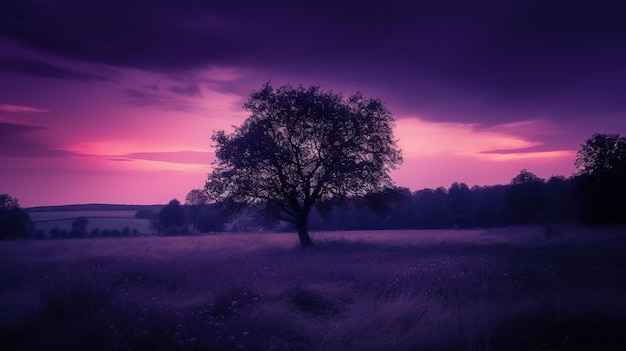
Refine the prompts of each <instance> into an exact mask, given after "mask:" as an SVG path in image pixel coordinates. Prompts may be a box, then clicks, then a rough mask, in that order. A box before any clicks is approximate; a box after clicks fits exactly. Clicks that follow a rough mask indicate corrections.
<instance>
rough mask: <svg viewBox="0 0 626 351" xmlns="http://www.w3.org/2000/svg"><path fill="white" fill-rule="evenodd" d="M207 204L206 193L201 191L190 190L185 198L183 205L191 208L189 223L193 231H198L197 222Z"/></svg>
mask: <svg viewBox="0 0 626 351" xmlns="http://www.w3.org/2000/svg"><path fill="white" fill-rule="evenodd" d="M208 202H209V197H208V195H207V193H206V192H205V191H203V190H201V189H192V190H191V191H189V193H188V194H187V197H186V198H185V205H187V206H189V207H190V208H191V221H192V223H193V230H197V229H198V220H199V217H200V212H201V211H202V208H203V207H204V206H205V205H206V204H207V203H208Z"/></svg>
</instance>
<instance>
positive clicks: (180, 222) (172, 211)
mask: <svg viewBox="0 0 626 351" xmlns="http://www.w3.org/2000/svg"><path fill="white" fill-rule="evenodd" d="M184 225H185V210H184V209H183V207H182V206H181V205H180V202H179V201H178V200H176V199H173V200H172V201H170V202H169V203H168V204H167V205H165V207H163V208H162V209H161V211H160V212H159V232H161V231H165V233H166V234H169V231H168V229H170V230H175V229H174V228H180V227H182V226H184Z"/></svg>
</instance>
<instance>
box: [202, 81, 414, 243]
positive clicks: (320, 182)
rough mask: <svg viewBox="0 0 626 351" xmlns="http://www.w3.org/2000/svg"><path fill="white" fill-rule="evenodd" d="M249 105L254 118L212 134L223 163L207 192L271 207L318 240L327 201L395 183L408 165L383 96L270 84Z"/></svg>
mask: <svg viewBox="0 0 626 351" xmlns="http://www.w3.org/2000/svg"><path fill="white" fill-rule="evenodd" d="M244 108H245V109H246V110H247V111H248V112H249V113H250V115H249V117H248V118H247V119H246V120H245V121H244V122H243V123H242V124H241V126H239V127H236V128H235V130H234V132H233V133H231V134H226V133H225V131H223V130H220V131H217V132H215V133H214V134H213V137H212V140H213V141H214V142H215V154H216V161H215V162H214V163H213V171H212V172H211V173H210V174H209V175H208V179H207V182H206V186H205V189H206V190H207V192H208V193H209V194H210V195H211V197H213V198H214V199H216V200H217V201H223V202H232V203H239V204H254V203H262V204H266V205H267V206H268V207H269V209H270V211H271V212H272V213H273V214H274V215H275V216H276V217H277V218H279V219H281V220H284V221H288V222H291V223H294V224H295V225H296V228H297V230H298V235H299V240H300V245H301V246H309V245H311V244H312V242H311V239H310V237H309V234H308V229H307V218H308V215H309V213H310V211H311V210H312V208H313V207H314V206H315V205H317V204H320V203H323V202H326V201H330V200H333V199H336V198H343V197H347V196H363V195H366V194H369V193H375V192H381V191H383V190H385V189H386V188H389V187H392V186H393V182H392V180H391V177H390V176H389V172H390V171H391V170H393V169H395V168H396V167H397V166H398V165H400V164H401V162H402V155H401V151H400V150H399V149H398V147H397V145H396V140H395V139H394V136H393V127H394V119H393V117H392V115H391V112H390V111H389V110H388V109H387V108H386V107H385V105H384V104H383V103H382V102H381V101H380V100H378V99H371V98H365V97H364V96H363V95H362V94H361V93H356V94H354V95H351V96H350V97H349V98H347V99H344V98H343V97H342V95H340V94H336V93H333V92H332V91H323V90H321V89H320V87H317V86H312V87H309V88H305V87H303V86H299V87H297V88H296V87H293V86H291V85H285V86H281V87H279V88H278V89H274V88H273V87H272V86H271V85H270V84H269V83H266V84H265V85H263V86H262V87H261V89H259V90H257V91H253V92H252V93H251V95H250V98H249V100H248V101H247V102H246V103H245V104H244Z"/></svg>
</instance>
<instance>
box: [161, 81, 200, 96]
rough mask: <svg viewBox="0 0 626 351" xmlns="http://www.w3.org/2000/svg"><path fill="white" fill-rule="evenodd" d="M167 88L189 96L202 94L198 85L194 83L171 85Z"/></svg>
mask: <svg viewBox="0 0 626 351" xmlns="http://www.w3.org/2000/svg"><path fill="white" fill-rule="evenodd" d="M169 90H170V91H171V92H173V93H176V94H179V95H185V96H190V97H195V96H200V95H202V93H201V92H200V87H199V86H198V85H196V84H187V85H174V86H171V87H170V88H169Z"/></svg>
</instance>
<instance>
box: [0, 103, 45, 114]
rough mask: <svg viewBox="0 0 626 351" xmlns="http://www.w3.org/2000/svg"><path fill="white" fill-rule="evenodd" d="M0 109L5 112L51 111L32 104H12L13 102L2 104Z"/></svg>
mask: <svg viewBox="0 0 626 351" xmlns="http://www.w3.org/2000/svg"><path fill="white" fill-rule="evenodd" d="M0 111H3V112H16V113H19V112H50V111H48V110H44V109H40V108H36V107H31V106H21V105H11V104H1V105H0Z"/></svg>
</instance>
